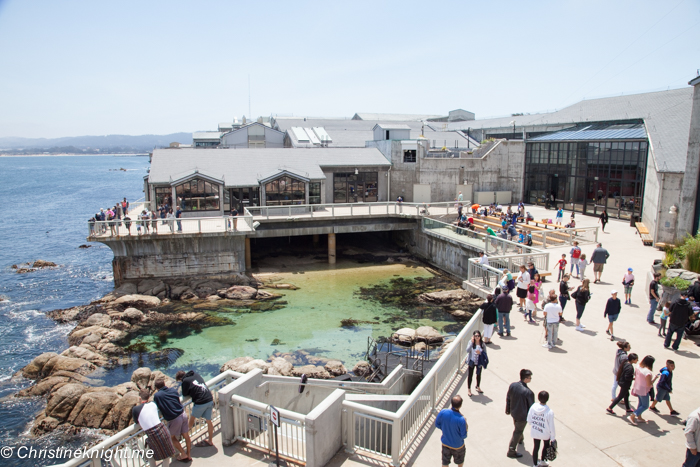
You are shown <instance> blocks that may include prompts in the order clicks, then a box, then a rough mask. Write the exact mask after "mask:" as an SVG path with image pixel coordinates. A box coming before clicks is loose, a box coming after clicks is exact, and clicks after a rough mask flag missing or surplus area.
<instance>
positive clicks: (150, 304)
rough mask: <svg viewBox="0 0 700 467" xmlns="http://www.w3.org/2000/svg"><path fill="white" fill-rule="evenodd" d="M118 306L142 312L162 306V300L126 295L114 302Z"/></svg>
mask: <svg viewBox="0 0 700 467" xmlns="http://www.w3.org/2000/svg"><path fill="white" fill-rule="evenodd" d="M114 303H115V304H116V305H124V306H127V307H134V308H138V309H140V310H143V309H151V308H157V307H159V306H160V299H159V298H157V297H150V296H148V295H124V296H123V297H119V298H118V299H116V300H115V301H114Z"/></svg>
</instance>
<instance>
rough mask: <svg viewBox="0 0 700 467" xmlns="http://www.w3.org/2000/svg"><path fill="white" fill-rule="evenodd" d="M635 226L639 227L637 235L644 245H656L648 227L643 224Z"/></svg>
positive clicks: (637, 223)
mask: <svg viewBox="0 0 700 467" xmlns="http://www.w3.org/2000/svg"><path fill="white" fill-rule="evenodd" d="M634 226H635V227H637V233H638V234H639V236H640V237H641V238H642V243H643V244H644V245H653V244H654V239H653V238H652V236H651V235H650V234H649V229H647V226H646V225H644V224H643V223H641V222H635V223H634Z"/></svg>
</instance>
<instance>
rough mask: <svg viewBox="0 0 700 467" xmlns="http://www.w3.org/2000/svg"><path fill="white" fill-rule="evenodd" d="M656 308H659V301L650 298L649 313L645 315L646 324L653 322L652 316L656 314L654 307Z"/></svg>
mask: <svg viewBox="0 0 700 467" xmlns="http://www.w3.org/2000/svg"><path fill="white" fill-rule="evenodd" d="M657 306H659V301H658V300H656V299H654V298H650V299H649V313H647V322H648V323H651V322H652V321H654V314H656V307H657Z"/></svg>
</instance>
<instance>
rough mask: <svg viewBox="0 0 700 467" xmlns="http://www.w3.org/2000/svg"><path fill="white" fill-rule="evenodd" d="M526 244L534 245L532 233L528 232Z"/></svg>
mask: <svg viewBox="0 0 700 467" xmlns="http://www.w3.org/2000/svg"><path fill="white" fill-rule="evenodd" d="M526 245H527V246H532V235H530V234H527V242H526Z"/></svg>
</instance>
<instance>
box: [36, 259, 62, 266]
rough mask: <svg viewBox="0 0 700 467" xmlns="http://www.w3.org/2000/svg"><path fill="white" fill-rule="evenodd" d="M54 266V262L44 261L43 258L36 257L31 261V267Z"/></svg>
mask: <svg viewBox="0 0 700 467" xmlns="http://www.w3.org/2000/svg"><path fill="white" fill-rule="evenodd" d="M56 266H58V265H57V264H56V263H52V262H51V261H44V260H43V259H38V260H36V261H34V263H32V267H33V268H55V267H56Z"/></svg>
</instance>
